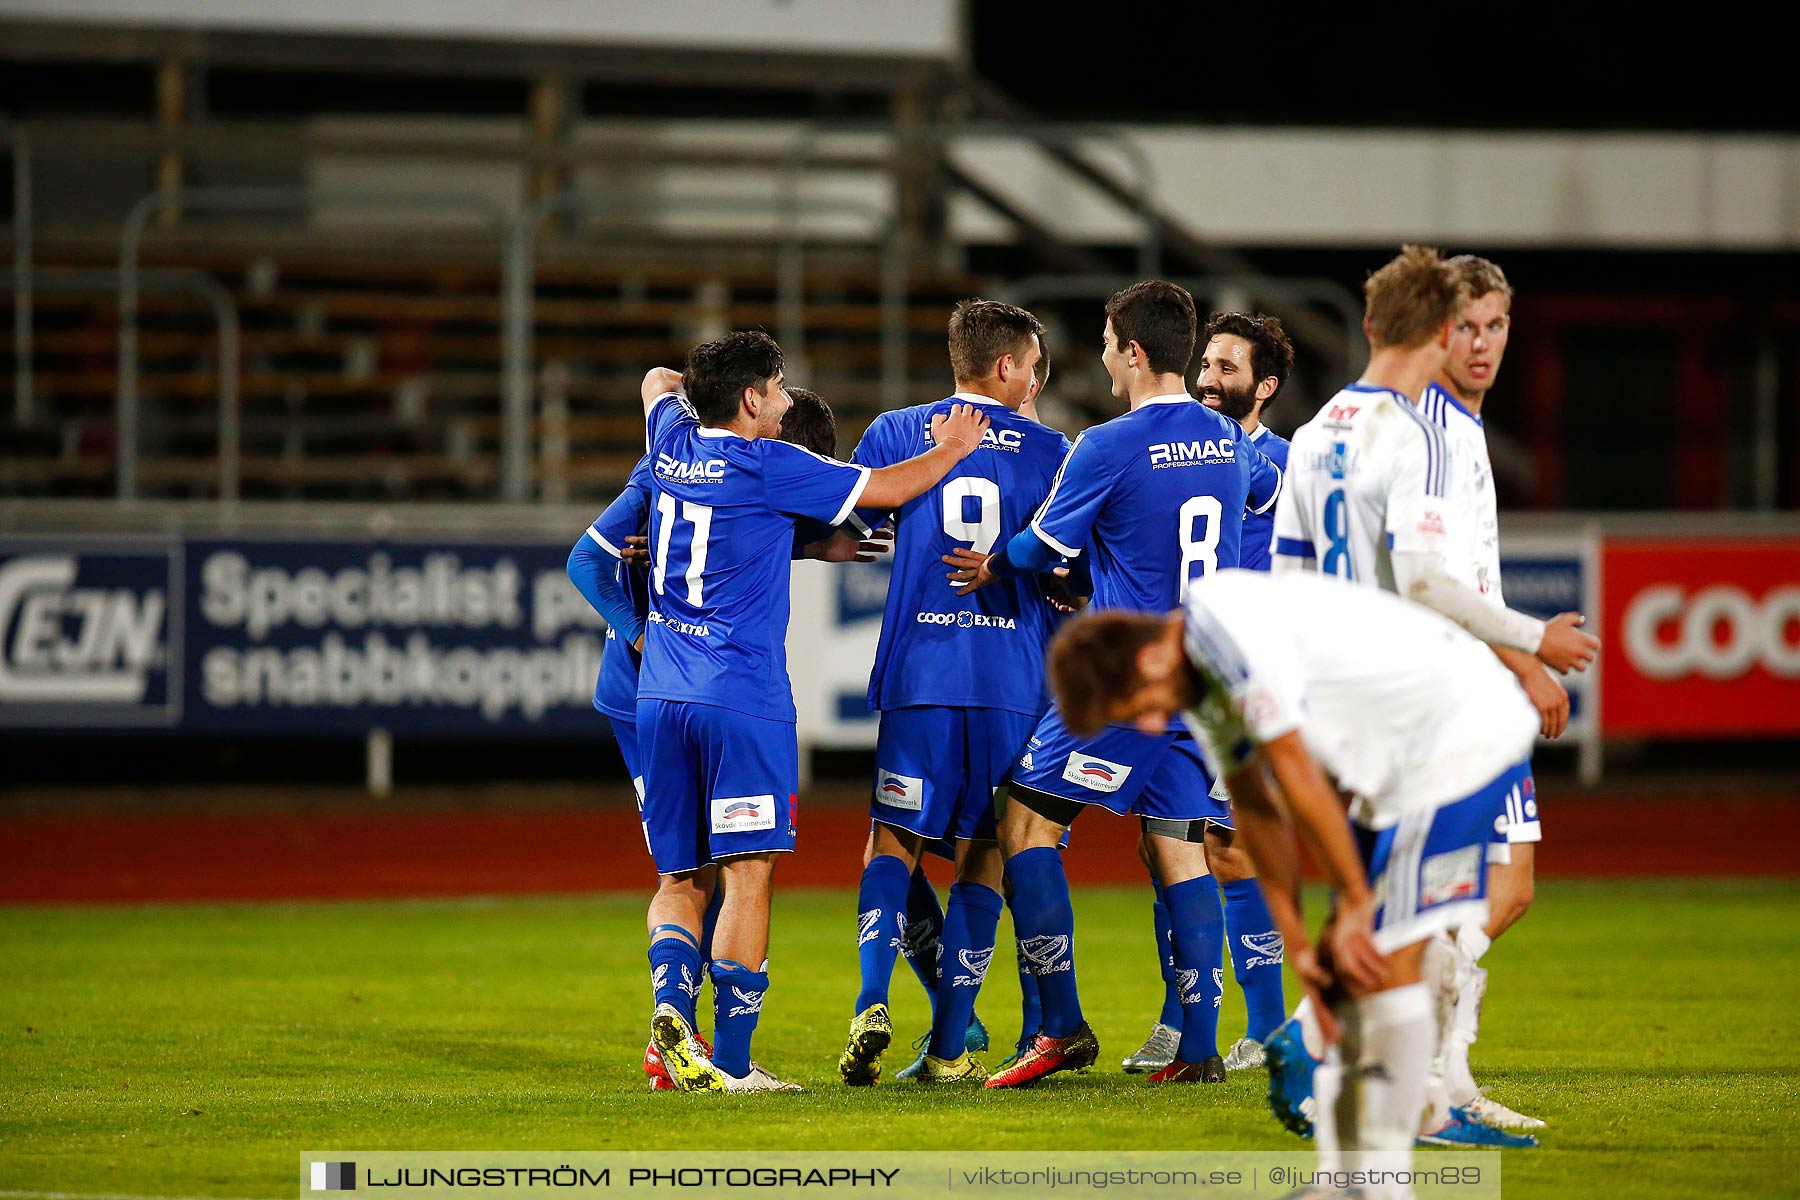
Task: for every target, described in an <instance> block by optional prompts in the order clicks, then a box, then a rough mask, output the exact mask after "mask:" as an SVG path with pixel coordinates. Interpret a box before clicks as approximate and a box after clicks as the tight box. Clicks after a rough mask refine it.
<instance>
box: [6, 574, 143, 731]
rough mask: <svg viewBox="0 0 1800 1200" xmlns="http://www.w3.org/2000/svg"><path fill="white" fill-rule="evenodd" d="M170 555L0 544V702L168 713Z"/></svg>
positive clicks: (135, 717)
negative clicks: (33, 549) (41, 550)
mask: <svg viewBox="0 0 1800 1200" xmlns="http://www.w3.org/2000/svg"><path fill="white" fill-rule="evenodd" d="M172 574H173V560H172V557H171V555H170V554H169V552H168V551H167V550H165V549H161V548H158V549H155V550H152V551H148V552H136V553H130V552H124V553H120V552H109V553H88V554H70V553H54V554H36V553H26V554H14V555H11V556H7V555H6V554H5V552H4V551H0V704H4V706H5V707H7V708H8V709H10V710H11V713H13V714H17V715H18V716H20V717H23V718H24V719H26V720H29V719H30V718H31V716H32V713H31V708H32V707H35V706H44V707H45V708H49V707H51V706H63V705H72V706H79V707H80V708H81V709H82V710H83V711H84V712H90V713H96V714H97V713H99V712H101V711H104V710H107V709H112V710H114V711H115V712H116V713H117V714H119V717H120V719H123V720H127V721H137V722H142V723H153V722H157V721H159V720H164V719H168V718H169V717H172V716H174V715H175V713H174V708H175V700H174V696H173V694H172V691H173V688H172V683H171V678H172V677H171V671H170V658H171V653H170V650H169V644H170V638H171V635H172V633H173V631H174V626H173V624H172V614H171V613H170V611H169V596H170V594H171V593H172V592H173V590H174V583H173V579H172Z"/></svg>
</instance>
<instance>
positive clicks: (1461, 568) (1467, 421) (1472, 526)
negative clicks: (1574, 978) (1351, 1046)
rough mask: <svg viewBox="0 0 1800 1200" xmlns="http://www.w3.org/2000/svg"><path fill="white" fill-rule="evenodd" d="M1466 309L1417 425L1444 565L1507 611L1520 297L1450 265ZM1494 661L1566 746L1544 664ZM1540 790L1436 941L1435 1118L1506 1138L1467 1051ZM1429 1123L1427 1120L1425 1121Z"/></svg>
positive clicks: (1558, 687)
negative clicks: (1503, 397)
mask: <svg viewBox="0 0 1800 1200" xmlns="http://www.w3.org/2000/svg"><path fill="white" fill-rule="evenodd" d="M1448 266H1449V268H1450V270H1451V272H1452V273H1453V275H1454V276H1455V278H1456V281H1457V284H1458V289H1459V292H1460V294H1461V307H1460V311H1459V313H1458V316H1457V320H1456V325H1455V328H1454V330H1453V331H1452V334H1451V339H1450V355H1449V358H1448V360H1447V362H1446V363H1445V366H1444V371H1443V373H1442V375H1440V376H1439V378H1438V380H1436V381H1434V382H1432V383H1430V384H1427V385H1426V387H1425V391H1424V394H1423V395H1422V396H1421V397H1420V399H1419V411H1420V414H1421V415H1423V416H1424V417H1425V419H1426V420H1427V421H1429V422H1430V423H1431V424H1433V425H1436V426H1437V427H1438V428H1440V429H1442V430H1443V431H1444V436H1445V439H1446V440H1447V441H1448V442H1449V445H1450V452H1451V457H1452V459H1453V461H1454V463H1455V470H1454V471H1453V472H1452V475H1451V479H1450V487H1449V492H1450V495H1449V500H1450V503H1451V505H1452V506H1453V507H1454V509H1455V524H1454V527H1453V530H1452V536H1451V537H1450V538H1449V540H1448V544H1447V546H1446V548H1445V551H1444V561H1445V565H1446V566H1447V567H1448V568H1449V570H1450V572H1451V574H1453V575H1454V576H1455V577H1456V578H1457V579H1459V580H1460V581H1462V582H1463V583H1464V584H1466V585H1468V586H1470V587H1473V588H1475V589H1476V590H1478V591H1479V592H1480V593H1481V594H1482V596H1483V597H1484V598H1485V599H1486V600H1487V601H1488V603H1490V604H1492V605H1494V606H1496V607H1500V608H1504V607H1505V604H1506V601H1505V598H1504V596H1503V594H1502V591H1501V586H1500V517H1499V512H1498V506H1497V504H1496V501H1495V495H1494V474H1493V467H1492V466H1491V465H1490V463H1489V461H1488V446H1487V435H1486V432H1485V430H1484V429H1483V427H1482V423H1481V412H1482V403H1483V401H1484V400H1485V399H1486V397H1487V393H1488V389H1489V388H1491V387H1492V386H1493V384H1494V379H1495V377H1496V376H1498V374H1499V373H1500V363H1501V360H1502V358H1503V357H1504V356H1505V354H1506V341H1507V335H1508V334H1509V332H1510V331H1511V326H1512V286H1511V285H1510V284H1509V283H1507V281H1506V275H1505V273H1504V272H1502V271H1501V270H1500V268H1499V267H1498V266H1496V265H1495V264H1494V263H1491V262H1489V261H1488V260H1487V259H1485V258H1478V257H1476V256H1475V255H1472V254H1464V255H1460V256H1458V257H1456V258H1453V259H1450V260H1449V263H1448ZM1494 653H1495V654H1496V655H1498V656H1499V658H1500V661H1501V662H1502V663H1504V664H1505V666H1506V668H1507V669H1508V670H1510V671H1511V672H1512V673H1513V675H1514V676H1515V677H1516V678H1517V679H1518V681H1519V685H1520V686H1521V687H1523V688H1524V689H1525V695H1526V697H1527V698H1528V699H1530V701H1531V702H1532V704H1533V706H1534V707H1536V709H1537V710H1538V718H1539V723H1540V725H1539V732H1540V733H1542V735H1543V736H1544V737H1547V738H1555V737H1560V736H1562V733H1563V731H1564V730H1565V729H1566V728H1567V727H1568V723H1569V694H1568V692H1567V691H1565V690H1564V688H1563V686H1562V684H1561V683H1559V682H1557V680H1556V677H1555V676H1554V675H1552V674H1551V673H1550V671H1549V670H1548V669H1547V668H1546V667H1545V665H1544V663H1543V662H1541V661H1540V660H1539V659H1538V658H1537V657H1535V656H1533V655H1530V654H1526V653H1525V652H1523V651H1521V650H1516V649H1512V648H1509V647H1504V646H1496V647H1494ZM1541 836H1542V833H1541V827H1540V825H1539V822H1538V798H1537V788H1536V785H1535V783H1534V782H1533V780H1532V779H1531V778H1530V777H1529V776H1527V777H1526V779H1525V780H1524V781H1523V783H1522V784H1521V787H1520V790H1519V794H1518V795H1516V796H1513V797H1511V798H1510V799H1509V800H1508V802H1507V810H1506V826H1505V831H1504V834H1503V835H1501V836H1497V837H1496V839H1495V843H1494V844H1493V845H1492V846H1490V847H1489V853H1488V861H1489V863H1490V866H1489V869H1488V918H1487V921H1486V922H1485V923H1484V924H1483V925H1481V926H1479V927H1477V926H1474V925H1467V926H1464V927H1462V928H1461V929H1459V930H1456V931H1455V933H1454V936H1452V935H1450V934H1444V935H1440V939H1441V940H1440V942H1439V944H1438V945H1437V946H1435V947H1434V948H1433V953H1432V955H1431V956H1430V958H1429V959H1428V962H1427V969H1428V972H1432V973H1434V974H1435V979H1434V980H1433V982H1434V985H1435V986H1436V987H1437V989H1438V993H1439V1005H1440V1011H1439V1021H1440V1026H1441V1028H1442V1030H1443V1033H1444V1035H1445V1036H1444V1041H1443V1045H1442V1046H1441V1047H1440V1049H1439V1052H1438V1057H1437V1059H1436V1060H1435V1061H1434V1062H1433V1064H1432V1099H1433V1104H1434V1108H1436V1109H1438V1110H1442V1109H1444V1108H1446V1107H1450V1106H1460V1107H1466V1108H1467V1109H1468V1110H1469V1111H1470V1112H1472V1113H1474V1114H1475V1115H1476V1116H1477V1117H1479V1118H1480V1119H1481V1120H1483V1121H1485V1122H1486V1123H1488V1124H1490V1125H1495V1126H1498V1127H1500V1128H1503V1129H1535V1128H1541V1127H1542V1126H1543V1124H1544V1122H1543V1121H1540V1120H1538V1119H1537V1118H1535V1117H1528V1116H1525V1115H1524V1114H1522V1113H1518V1112H1514V1111H1513V1110H1512V1109H1510V1108H1508V1107H1506V1106H1505V1105H1503V1104H1500V1103H1499V1102H1497V1101H1495V1100H1491V1099H1489V1098H1488V1097H1487V1096H1486V1095H1484V1094H1482V1092H1481V1091H1480V1090H1479V1089H1477V1088H1476V1086H1475V1079H1474V1076H1473V1075H1472V1074H1471V1072H1470V1069H1469V1047H1470V1045H1471V1044H1472V1043H1473V1042H1474V1041H1475V1035H1476V1030H1477V1027H1478V1025H1479V1022H1480V1017H1481V1001H1482V996H1483V994H1484V993H1485V992H1486V990H1487V971H1486V970H1484V969H1482V968H1481V967H1480V966H1478V965H1477V964H1478V963H1479V961H1480V959H1481V956H1482V955H1483V954H1485V953H1486V952H1487V949H1488V947H1489V946H1490V945H1492V943H1493V939H1495V938H1497V937H1499V936H1500V935H1501V934H1502V933H1503V932H1505V931H1506V929H1507V928H1508V927H1510V926H1511V925H1512V924H1513V923H1514V922H1515V921H1517V920H1518V919H1519V918H1520V917H1522V916H1524V915H1525V912H1526V910H1527V909H1529V908H1530V907H1531V900H1532V893H1533V878H1534V866H1535V858H1536V855H1535V850H1536V843H1537V842H1538V841H1539V839H1540V838H1541ZM1432 1119H1433V1117H1431V1116H1428V1117H1427V1118H1426V1120H1427V1121H1428V1122H1429V1121H1431V1120H1432Z"/></svg>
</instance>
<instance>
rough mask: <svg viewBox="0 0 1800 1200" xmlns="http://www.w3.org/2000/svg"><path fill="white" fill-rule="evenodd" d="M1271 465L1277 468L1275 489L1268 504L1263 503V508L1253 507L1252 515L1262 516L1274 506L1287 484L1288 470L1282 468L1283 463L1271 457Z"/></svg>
mask: <svg viewBox="0 0 1800 1200" xmlns="http://www.w3.org/2000/svg"><path fill="white" fill-rule="evenodd" d="M1269 465H1270V466H1271V467H1274V468H1275V491H1274V493H1273V494H1272V495H1271V496H1270V497H1269V502H1268V503H1267V504H1265V505H1263V506H1262V507H1261V508H1253V509H1251V510H1250V512H1251V515H1253V516H1258V517H1260V516H1262V515H1263V514H1264V513H1266V512H1268V511H1269V510H1270V509H1271V508H1274V507H1275V502H1276V501H1277V500H1279V499H1281V489H1283V488H1285V487H1286V486H1287V472H1285V471H1283V470H1282V469H1281V464H1280V463H1278V462H1276V461H1275V460H1274V459H1272V458H1271V459H1269Z"/></svg>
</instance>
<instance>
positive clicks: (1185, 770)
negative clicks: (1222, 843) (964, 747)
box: [1012, 707, 1231, 826]
mask: <svg viewBox="0 0 1800 1200" xmlns="http://www.w3.org/2000/svg"><path fill="white" fill-rule="evenodd" d="M1012 790H1013V796H1014V797H1015V798H1016V799H1020V800H1022V801H1023V802H1025V803H1026V804H1027V806H1028V807H1030V798H1029V796H1021V795H1020V792H1021V790H1024V791H1028V792H1040V793H1043V794H1044V795H1047V796H1049V797H1051V798H1052V799H1054V800H1060V801H1063V802H1064V803H1065V804H1098V805H1100V806H1101V807H1102V808H1107V809H1111V810H1112V811H1113V812H1116V813H1120V814H1131V815H1133V816H1140V817H1159V818H1161V819H1163V820H1168V821H1198V820H1207V821H1216V822H1218V823H1220V824H1223V825H1226V826H1229V825H1230V823H1231V807H1230V805H1229V804H1228V803H1227V801H1226V800H1224V799H1223V798H1222V797H1223V796H1224V789H1223V788H1221V789H1219V794H1218V795H1217V796H1215V795H1214V794H1213V781H1212V777H1211V776H1209V775H1208V774H1207V773H1206V765H1205V763H1204V762H1203V761H1202V759H1201V757H1200V745H1199V743H1198V742H1196V741H1195V740H1194V737H1193V735H1192V734H1190V733H1187V732H1186V731H1182V732H1179V733H1157V734H1150V733H1142V732H1140V731H1138V730H1136V729H1127V728H1124V727H1122V726H1118V725H1108V726H1107V727H1106V728H1105V729H1102V730H1101V731H1100V732H1099V734H1097V735H1096V736H1094V737H1091V738H1077V737H1076V736H1075V735H1074V734H1072V733H1070V732H1069V730H1068V727H1067V726H1065V725H1064V724H1063V721H1062V715H1061V714H1060V713H1058V712H1057V711H1056V709H1055V708H1054V707H1052V708H1051V709H1050V711H1049V712H1047V713H1045V714H1044V719H1043V720H1041V721H1039V722H1038V726H1037V729H1036V731H1035V732H1033V734H1032V735H1031V738H1030V739H1029V740H1028V741H1027V742H1026V743H1025V752H1024V753H1023V754H1022V755H1020V757H1019V762H1018V765H1017V766H1015V767H1014V768H1013V779H1012Z"/></svg>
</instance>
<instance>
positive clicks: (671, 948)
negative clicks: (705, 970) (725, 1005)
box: [650, 925, 700, 1029]
mask: <svg viewBox="0 0 1800 1200" xmlns="http://www.w3.org/2000/svg"><path fill="white" fill-rule="evenodd" d="M673 928H677V927H676V926H669V925H662V926H658V927H657V932H661V931H662V930H664V929H673ZM684 932H685V931H684ZM689 936H691V935H689ZM650 987H651V989H652V990H653V991H654V992H655V993H656V1003H658V1004H672V1005H674V1006H675V1011H676V1012H678V1013H680V1014H681V1015H682V1017H683V1019H685V1020H686V1021H687V1023H688V1025H689V1026H690V1027H691V1028H696V1029H697V1028H699V1026H698V1025H697V1023H696V1021H695V1018H694V1000H695V998H696V997H697V996H699V995H700V951H699V949H698V948H697V947H695V945H694V943H693V942H691V941H689V940H688V937H684V936H680V935H677V936H675V937H664V938H658V939H657V940H656V941H654V942H651V943H650Z"/></svg>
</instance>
